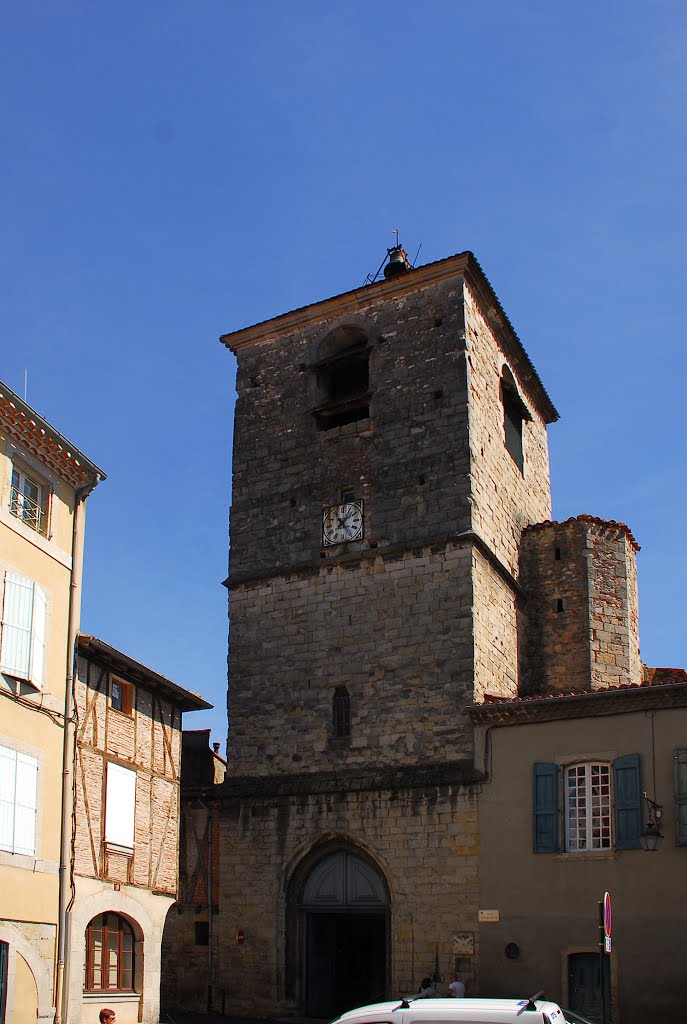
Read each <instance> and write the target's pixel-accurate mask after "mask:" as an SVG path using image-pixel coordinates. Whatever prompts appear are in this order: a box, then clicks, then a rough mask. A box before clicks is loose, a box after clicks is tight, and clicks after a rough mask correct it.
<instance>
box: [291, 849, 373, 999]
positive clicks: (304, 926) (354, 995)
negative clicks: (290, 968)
mask: <svg viewBox="0 0 687 1024" xmlns="http://www.w3.org/2000/svg"><path fill="white" fill-rule="evenodd" d="M299 904H300V905H299V918H300V921H299V924H300V928H299V931H300V959H301V1004H302V1011H303V1013H304V1014H305V1015H306V1016H308V1017H333V1016H336V1015H337V1014H339V1013H342V1012H343V1011H344V1010H350V1009H352V1008H353V1007H355V1006H361V1005H364V1004H366V1003H373V1002H377V1001H378V1000H380V999H383V998H384V997H385V996H386V993H387V977H388V959H389V958H388V939H387V935H388V925H389V922H388V917H389V901H388V896H387V889H386V885H385V883H384V880H383V878H382V876H381V875H380V873H379V871H378V870H377V869H376V868H375V867H374V866H373V865H372V864H371V863H370V862H369V861H368V860H364V859H363V858H362V857H361V856H359V855H358V854H356V853H353V852H351V851H350V850H345V849H340V850H336V851H335V852H333V853H329V854H328V855H325V856H324V857H323V858H322V859H320V860H319V861H317V862H316V863H315V865H314V866H313V867H312V868H311V869H310V872H309V873H308V874H307V875H306V876H305V880H304V882H303V884H302V888H301V894H300V901H299Z"/></svg>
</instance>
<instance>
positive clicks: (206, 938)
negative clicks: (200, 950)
mask: <svg viewBox="0 0 687 1024" xmlns="http://www.w3.org/2000/svg"><path fill="white" fill-rule="evenodd" d="M195 933H196V935H195V939H196V946H207V945H209V943H210V925H209V923H208V922H207V921H196V924H195Z"/></svg>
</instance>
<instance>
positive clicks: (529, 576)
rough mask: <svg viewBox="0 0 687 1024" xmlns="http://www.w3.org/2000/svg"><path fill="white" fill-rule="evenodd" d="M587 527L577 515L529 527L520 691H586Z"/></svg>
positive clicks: (524, 569)
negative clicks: (549, 689) (522, 665)
mask: <svg viewBox="0 0 687 1024" xmlns="http://www.w3.org/2000/svg"><path fill="white" fill-rule="evenodd" d="M586 532H587V531H586V527H585V525H584V523H579V522H578V521H577V520H575V519H571V520H568V521H567V522H565V523H546V524H545V525H541V526H536V527H534V528H532V529H529V530H525V532H524V534H523V538H522V570H521V574H520V582H521V583H522V585H523V587H524V588H525V591H526V593H527V603H526V620H527V625H526V628H525V630H524V635H523V639H524V651H523V660H524V668H523V672H522V681H521V690H522V691H523V692H524V693H532V692H537V691H540V690H544V689H547V688H549V687H551V688H553V689H556V690H561V691H563V692H568V691H570V690H586V689H589V685H590V668H589V659H590V654H589V583H588V578H587V570H588V565H587V559H586V554H585V552H586Z"/></svg>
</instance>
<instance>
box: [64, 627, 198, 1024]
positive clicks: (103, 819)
mask: <svg viewBox="0 0 687 1024" xmlns="http://www.w3.org/2000/svg"><path fill="white" fill-rule="evenodd" d="M210 706H211V705H209V704H208V703H207V702H206V701H204V700H203V699H202V698H201V697H199V696H198V695H197V694H195V693H191V692H189V691H188V690H185V689H183V687H181V686H178V685H177V684H176V683H173V682H172V681H171V680H169V679H166V678H165V677H164V676H161V675H159V674H158V673H157V672H154V671H152V670H151V669H149V668H146V667H145V666H143V665H141V664H139V663H138V662H136V661H134V660H133V659H132V658H130V657H128V656H127V655H125V654H122V653H121V651H117V650H115V649H114V648H113V647H110V646H109V645H108V644H106V643H104V642H103V641H102V640H98V639H96V638H95V637H92V636H85V635H81V636H80V637H79V641H78V670H77V679H76V714H77V719H78V724H77V742H76V755H75V772H74V787H75V815H74V821H73V838H72V842H73V868H74V870H73V879H72V897H73V906H72V910H71V955H70V960H69V963H70V977H69V986H70V1017H69V1021H70V1024H80V1022H81V1021H83V1022H84V1024H86V1022H89V1021H92V1020H96V1019H97V1013H98V1010H99V1009H100V1007H101V1006H102V1005H104V1004H106V1005H107V1006H109V1007H111V1008H113V1009H115V1011H116V1013H117V1019H118V1022H119V1024H137V1022H142V1024H153V1022H155V1024H157V1021H159V1001H160V945H161V940H162V931H163V927H164V923H165V918H166V916H167V912H168V911H169V908H170V906H171V905H172V904H173V903H174V901H175V899H176V897H177V888H178V855H179V784H180V782H179V780H180V767H181V722H182V713H183V712H184V711H196V710H200V709H202V708H209V707H210Z"/></svg>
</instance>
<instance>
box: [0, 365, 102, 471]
mask: <svg viewBox="0 0 687 1024" xmlns="http://www.w3.org/2000/svg"><path fill="white" fill-rule="evenodd" d="M0 425H2V426H3V427H4V428H5V430H7V432H8V433H9V434H11V436H12V437H13V438H14V439H15V440H16V441H18V442H19V443H20V444H21V445H23V447H24V448H26V449H27V450H28V451H29V452H30V454H31V455H33V456H34V458H36V459H38V461H39V462H41V463H43V465H45V466H47V467H48V468H49V469H52V470H54V472H55V473H56V474H57V476H59V477H60V479H62V480H66V481H67V483H69V484H71V485H72V487H84V486H87V485H89V484H90V485H92V486H95V485H96V484H97V483H98V481H99V480H104V479H105V473H103V471H102V469H98V467H97V466H96V465H95V464H94V463H92V462H91V460H90V459H88V458H86V456H85V455H84V454H83V452H80V451H79V449H78V448H77V447H76V446H75V445H73V444H71V443H70V442H69V441H68V440H67V439H66V437H63V436H62V434H60V432H59V430H56V429H55V428H54V427H53V426H51V424H50V423H48V421H47V420H44V419H43V417H42V416H40V415H39V414H38V413H37V412H36V411H35V409H32V408H31V406H30V405H27V404H26V402H24V401H22V399H21V398H20V397H19V396H18V395H15V393H14V392H13V391H12V390H11V389H10V388H8V387H7V385H6V384H3V383H2V382H0Z"/></svg>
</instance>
